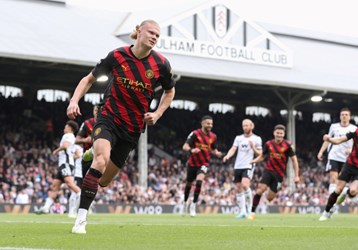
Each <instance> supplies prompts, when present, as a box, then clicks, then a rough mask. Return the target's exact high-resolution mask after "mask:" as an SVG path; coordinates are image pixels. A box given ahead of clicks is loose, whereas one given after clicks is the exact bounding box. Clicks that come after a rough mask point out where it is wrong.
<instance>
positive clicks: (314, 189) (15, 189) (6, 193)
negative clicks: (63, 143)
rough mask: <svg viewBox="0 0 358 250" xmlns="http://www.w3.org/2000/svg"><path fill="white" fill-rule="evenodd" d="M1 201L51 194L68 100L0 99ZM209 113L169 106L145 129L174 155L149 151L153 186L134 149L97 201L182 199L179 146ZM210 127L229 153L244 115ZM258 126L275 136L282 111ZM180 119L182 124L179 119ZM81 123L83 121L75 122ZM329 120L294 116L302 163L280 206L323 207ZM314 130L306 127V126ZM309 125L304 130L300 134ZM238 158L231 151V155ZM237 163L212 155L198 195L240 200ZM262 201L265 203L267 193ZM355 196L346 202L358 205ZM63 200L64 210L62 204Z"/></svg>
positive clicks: (222, 201)
mask: <svg viewBox="0 0 358 250" xmlns="http://www.w3.org/2000/svg"><path fill="white" fill-rule="evenodd" d="M0 99H1V100H0V103H1V107H4V108H2V109H1V111H0V124H1V128H0V203H12V204H28V203H32V204H40V203H43V202H44V200H45V198H46V197H47V191H48V190H49V187H50V185H51V183H52V181H53V178H54V175H55V173H56V171H57V156H55V155H52V150H53V149H54V148H56V147H57V146H58V143H59V140H60V136H61V135H62V128H63V126H64V124H65V123H66V121H67V118H66V116H65V110H66V107H67V103H66V102H63V101H59V102H54V103H48V102H45V101H34V102H33V103H32V104H31V105H29V104H28V103H27V102H26V101H24V100H23V99H22V98H20V97H17V98H7V99H5V98H3V97H1V98H0ZM82 105H83V106H84V108H83V109H82V110H83V111H85V110H88V112H87V113H85V114H84V115H83V117H82V118H81V119H86V118H88V117H90V115H91V114H90V113H91V111H92V108H91V104H90V103H82ZM208 113H209V112H202V111H194V112H191V111H185V110H178V109H171V110H169V111H168V112H167V113H166V115H165V116H164V117H162V119H161V120H160V121H159V123H158V124H157V126H154V127H150V128H149V129H148V140H149V143H150V144H152V145H155V146H156V147H158V148H161V149H162V150H164V151H165V152H167V153H168V154H169V155H171V156H172V157H171V158H170V159H168V158H166V157H158V155H156V154H155V153H154V150H150V151H149V154H148V155H149V159H148V187H147V188H142V187H140V186H139V185H138V183H139V181H138V180H139V171H138V168H137V161H136V157H137V154H136V152H132V153H131V155H130V157H129V159H128V161H127V163H126V165H125V166H124V168H123V170H122V171H121V172H120V174H119V175H118V176H117V177H116V178H115V180H114V181H113V182H111V184H110V185H109V186H108V187H106V188H100V189H99V191H98V194H97V197H96V199H95V202H96V203H97V204H119V203H128V204H169V205H175V204H180V203H181V202H182V199H183V190H184V185H185V182H184V181H185V176H186V166H185V163H186V160H187V157H188V155H186V154H185V153H184V152H183V151H182V150H181V146H182V145H183V143H184V142H185V140H186V137H187V136H188V133H189V132H190V131H192V130H193V129H195V128H198V127H199V125H200V124H199V120H200V117H201V116H202V115H203V114H208ZM210 115H212V116H213V118H214V129H213V131H214V132H215V133H216V134H217V135H218V141H219V149H220V150H221V151H223V152H226V151H227V150H228V149H229V148H230V147H231V145H232V143H233V140H234V137H235V135H237V134H240V133H242V132H241V121H242V119H243V118H244V117H247V116H244V114H241V115H238V114H235V113H228V114H218V113H216V114H213V113H211V114H210ZM249 118H251V119H252V120H253V121H254V122H255V124H256V129H255V133H257V134H259V135H260V136H261V137H262V139H263V141H264V142H265V141H266V140H268V139H271V138H272V128H273V127H274V125H275V124H277V123H284V124H285V123H286V121H285V118H284V117H281V116H280V117H275V118H273V117H271V116H266V117H261V116H250V117H249ZM178 121H180V122H178ZM78 122H79V123H81V122H82V121H81V120H78ZM328 127H329V124H327V123H325V122H312V120H311V119H306V120H303V119H297V121H296V131H297V134H298V136H297V140H296V147H297V155H298V158H299V165H300V179H301V181H300V183H299V184H298V185H297V186H296V188H294V189H291V188H289V186H288V185H287V183H286V182H285V183H284V184H283V188H282V190H281V191H279V193H278V194H277V197H276V199H275V200H274V201H273V202H272V203H271V204H276V205H310V206H316V205H324V204H325V203H326V201H327V198H328V193H327V187H328V182H329V180H328V175H327V174H326V173H325V171H324V169H325V163H324V162H320V161H317V160H316V152H317V151H318V149H319V146H320V144H321V143H322V141H321V140H322V139H321V138H322V135H323V134H324V133H325V132H327V130H328ZM308 128H309V129H308ZM302 131H304V133H302ZM233 158H234V157H233ZM233 162H234V159H232V160H231V161H229V163H227V164H223V163H222V160H221V159H217V158H213V159H212V164H211V167H210V170H209V172H208V174H207V176H206V179H205V181H204V182H203V186H202V192H201V195H200V197H199V199H200V200H199V202H200V204H207V205H218V204H219V205H236V192H235V186H234V184H233V181H232V180H233ZM263 168H264V164H260V165H258V166H257V168H256V171H255V175H254V178H253V181H252V189H253V190H255V188H256V186H257V183H258V180H259V178H260V176H261V173H262V171H263ZM68 196H69V191H68V189H67V188H66V187H65V186H63V188H62V191H61V194H60V195H59V197H58V199H57V204H58V205H59V204H60V205H61V204H62V205H66V204H67V200H68ZM262 202H263V203H265V202H267V201H266V200H265V199H262ZM354 202H355V200H347V203H352V204H354ZM60 205H59V209H60V208H61V206H60Z"/></svg>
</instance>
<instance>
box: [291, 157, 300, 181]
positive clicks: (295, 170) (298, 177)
mask: <svg viewBox="0 0 358 250" xmlns="http://www.w3.org/2000/svg"><path fill="white" fill-rule="evenodd" d="M291 160H292V164H293V171H294V174H295V177H294V181H295V183H298V182H299V181H300V176H299V166H298V160H297V156H296V155H293V156H291Z"/></svg>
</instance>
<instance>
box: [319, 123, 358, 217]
mask: <svg viewBox="0 0 358 250" xmlns="http://www.w3.org/2000/svg"><path fill="white" fill-rule="evenodd" d="M350 139H353V149H352V151H351V153H350V154H349V156H348V158H347V161H346V163H345V164H344V165H343V168H342V171H341V172H340V174H339V176H338V183H337V186H336V189H335V190H334V191H333V192H332V193H331V194H330V195H329V197H328V201H327V204H326V207H325V210H324V211H323V214H322V216H321V217H320V218H319V220H320V221H326V220H328V219H330V218H331V215H332V213H333V212H334V210H333V209H332V208H333V206H334V204H335V203H336V202H337V199H338V196H339V195H340V194H341V193H342V191H343V189H344V187H345V186H346V184H347V183H348V182H350V181H351V183H350V185H349V188H348V190H347V192H346V194H345V195H343V196H342V197H339V198H340V199H343V200H344V198H345V196H346V195H348V196H349V197H351V198H353V197H355V196H356V195H357V193H358V146H357V145H358V129H356V130H355V131H354V132H348V133H347V134H346V135H344V136H340V137H333V138H332V137H331V135H329V134H326V135H324V136H323V140H324V141H325V142H328V143H332V144H334V145H339V144H342V143H345V142H347V141H349V140H350Z"/></svg>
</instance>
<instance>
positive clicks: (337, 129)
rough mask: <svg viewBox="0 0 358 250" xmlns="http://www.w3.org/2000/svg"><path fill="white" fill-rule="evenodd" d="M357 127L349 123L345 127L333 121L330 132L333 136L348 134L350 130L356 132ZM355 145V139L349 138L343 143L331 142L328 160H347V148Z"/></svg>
mask: <svg viewBox="0 0 358 250" xmlns="http://www.w3.org/2000/svg"><path fill="white" fill-rule="evenodd" d="M356 129H357V127H356V126H355V125H353V124H349V125H348V126H346V127H343V126H342V125H341V124H340V123H333V124H331V126H330V127H329V132H328V134H329V135H330V136H331V137H341V136H344V135H346V134H347V133H349V132H354V131H355V130H356ZM352 146H353V141H352V140H348V141H346V142H343V143H341V144H337V145H333V144H330V145H329V147H328V160H335V161H339V162H346V160H347V156H348V155H347V153H346V152H347V149H351V148H352Z"/></svg>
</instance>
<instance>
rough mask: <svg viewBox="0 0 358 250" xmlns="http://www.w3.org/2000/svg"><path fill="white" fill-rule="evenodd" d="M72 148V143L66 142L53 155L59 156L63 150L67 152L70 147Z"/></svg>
mask: <svg viewBox="0 0 358 250" xmlns="http://www.w3.org/2000/svg"><path fill="white" fill-rule="evenodd" d="M69 146H70V142H68V141H65V142H64V143H63V144H62V145H61V146H59V147H58V148H56V149H55V150H54V151H53V152H52V154H54V155H55V154H58V152H60V151H62V150H66V149H67V148H68V147H69Z"/></svg>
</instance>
